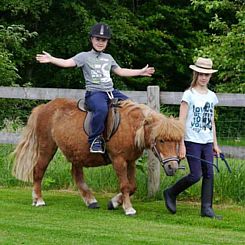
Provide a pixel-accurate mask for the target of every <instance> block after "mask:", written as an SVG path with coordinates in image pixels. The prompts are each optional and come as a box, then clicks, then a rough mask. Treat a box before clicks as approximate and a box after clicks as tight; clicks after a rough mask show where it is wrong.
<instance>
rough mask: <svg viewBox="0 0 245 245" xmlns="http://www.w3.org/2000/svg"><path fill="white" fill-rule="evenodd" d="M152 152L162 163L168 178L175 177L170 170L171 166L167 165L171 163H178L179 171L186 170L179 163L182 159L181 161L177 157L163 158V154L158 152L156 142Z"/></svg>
mask: <svg viewBox="0 0 245 245" xmlns="http://www.w3.org/2000/svg"><path fill="white" fill-rule="evenodd" d="M151 150H152V152H153V153H154V155H155V156H156V158H157V159H158V160H159V162H160V163H161V165H162V167H163V169H164V171H165V173H166V175H167V176H170V175H173V171H172V169H171V168H170V166H169V165H167V163H169V162H174V161H175V162H177V163H178V169H185V167H184V166H179V163H180V160H181V159H179V158H178V157H177V156H173V157H168V158H162V157H161V154H160V153H159V151H158V150H157V147H156V142H154V143H153V144H152V147H151Z"/></svg>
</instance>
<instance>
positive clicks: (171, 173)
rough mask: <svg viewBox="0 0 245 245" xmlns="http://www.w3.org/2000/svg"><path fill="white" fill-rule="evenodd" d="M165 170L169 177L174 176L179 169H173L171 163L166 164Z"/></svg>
mask: <svg viewBox="0 0 245 245" xmlns="http://www.w3.org/2000/svg"><path fill="white" fill-rule="evenodd" d="M177 164H178V163H177ZM163 169H164V171H165V173H166V175H167V176H174V175H175V173H176V171H177V169H178V167H176V168H175V167H173V164H172V163H170V162H169V163H166V164H164V166H163Z"/></svg>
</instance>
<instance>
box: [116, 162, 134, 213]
mask: <svg viewBox="0 0 245 245" xmlns="http://www.w3.org/2000/svg"><path fill="white" fill-rule="evenodd" d="M113 167H114V169H115V171H116V174H117V177H118V180H119V183H120V190H121V194H122V207H123V209H124V212H125V214H126V215H135V214H136V210H135V209H134V208H133V206H132V203H131V200H130V195H131V193H132V189H131V188H132V187H131V185H130V182H129V179H128V163H127V162H126V161H125V160H124V159H122V158H118V159H115V160H114V161H113ZM131 178H132V176H131V177H130V179H131ZM115 198H118V200H120V193H119V194H118V195H117V196H116V197H115ZM112 200H113V199H112Z"/></svg>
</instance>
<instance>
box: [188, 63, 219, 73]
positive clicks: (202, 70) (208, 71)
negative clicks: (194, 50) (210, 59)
mask: <svg viewBox="0 0 245 245" xmlns="http://www.w3.org/2000/svg"><path fill="white" fill-rule="evenodd" d="M189 68H191V69H192V70H193V71H196V72H199V73H205V74H212V73H215V72H217V71H218V70H213V69H205V68H201V67H197V66H195V65H190V66H189Z"/></svg>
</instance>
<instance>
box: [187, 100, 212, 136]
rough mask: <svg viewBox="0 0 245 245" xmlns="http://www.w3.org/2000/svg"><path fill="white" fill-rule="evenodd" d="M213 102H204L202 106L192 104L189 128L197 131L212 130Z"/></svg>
mask: <svg viewBox="0 0 245 245" xmlns="http://www.w3.org/2000/svg"><path fill="white" fill-rule="evenodd" d="M213 111H214V104H213V103H210V102H208V101H207V102H205V104H204V106H203V107H202V106H196V105H193V120H192V122H191V128H192V129H193V130H194V131H196V132H197V133H199V132H200V131H201V130H204V131H205V130H210V131H211V130H212V117H213Z"/></svg>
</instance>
